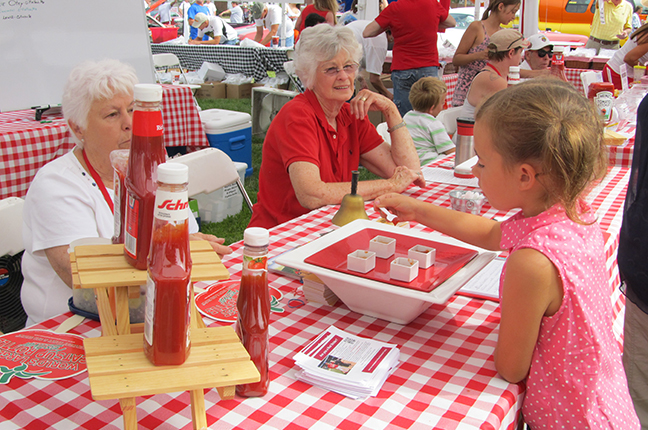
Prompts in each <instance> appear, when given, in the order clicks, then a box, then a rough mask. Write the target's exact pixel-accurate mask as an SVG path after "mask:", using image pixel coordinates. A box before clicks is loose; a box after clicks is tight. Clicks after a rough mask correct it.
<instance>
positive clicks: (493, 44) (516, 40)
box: [488, 28, 529, 52]
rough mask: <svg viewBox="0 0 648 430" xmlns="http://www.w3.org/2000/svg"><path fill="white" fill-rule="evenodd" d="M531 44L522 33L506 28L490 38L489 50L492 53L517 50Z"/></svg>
mask: <svg viewBox="0 0 648 430" xmlns="http://www.w3.org/2000/svg"><path fill="white" fill-rule="evenodd" d="M527 46H529V42H528V41H527V40H526V39H525V38H524V36H523V35H522V33H520V32H519V31H517V30H513V29H512V28H504V29H502V30H499V31H497V32H495V34H493V35H492V36H491V37H490V42H489V43H488V50H489V51H491V52H501V51H508V50H510V49H515V48H526V47H527Z"/></svg>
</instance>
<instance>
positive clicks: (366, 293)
mask: <svg viewBox="0 0 648 430" xmlns="http://www.w3.org/2000/svg"><path fill="white" fill-rule="evenodd" d="M364 229H374V230H382V231H389V232H393V233H396V234H400V235H403V236H411V237H418V238H421V239H423V240H431V241H435V242H441V243H447V244H450V245H455V246H461V247H464V248H468V249H474V250H476V251H478V252H479V254H478V255H477V257H475V258H474V259H473V260H471V261H470V262H469V263H468V264H466V265H465V266H464V267H463V268H461V269H460V270H459V271H458V272H457V273H455V274H454V275H452V276H451V277H450V278H449V279H448V280H447V281H445V282H444V283H442V284H441V285H439V286H438V287H437V288H435V289H434V290H432V291H430V292H427V293H426V292H423V291H417V290H413V289H409V288H402V287H399V286H396V285H392V284H388V283H385V282H378V281H374V280H372V279H366V278H363V277H360V276H354V275H350V274H346V273H342V272H338V271H335V270H330V269H326V268H323V267H320V266H315V265H313V264H309V263H306V262H305V261H304V260H306V259H307V258H308V257H310V256H311V255H313V254H315V253H316V252H319V251H321V250H323V249H325V248H326V247H328V246H330V245H332V244H334V243H336V242H338V241H340V240H343V239H346V238H347V237H349V236H350V235H352V234H354V233H357V232H359V231H361V230H364ZM496 256H497V253H496V252H490V251H486V250H484V249H481V248H477V247H475V246H472V245H468V244H466V243H464V242H461V241H459V240H456V239H453V238H451V237H448V236H443V235H441V234H439V233H423V232H420V231H413V230H410V229H405V228H401V227H395V226H392V225H388V224H383V223H377V222H375V221H368V220H356V221H353V222H351V223H349V224H347V225H345V226H343V227H340V228H339V229H337V230H335V231H333V232H331V233H328V234H326V235H325V236H322V237H321V238H319V239H317V240H314V241H312V242H310V243H307V244H306V245H303V246H300V247H299V248H296V249H295V250H294V251H291V252H287V253H285V254H282V255H281V256H279V257H277V262H278V263H279V264H281V265H284V266H287V267H292V268H295V269H300V270H305V271H307V272H311V273H314V274H315V275H317V276H318V277H319V278H320V279H321V280H322V281H323V282H324V283H325V284H326V286H327V287H329V288H330V289H331V290H332V291H333V292H334V293H335V294H336V295H337V296H338V298H340V300H342V301H343V302H344V304H345V305H347V306H348V307H349V309H351V310H352V311H355V312H358V313H362V314H365V315H369V316H372V317H376V318H381V319H384V320H387V321H391V322H395V323H398V324H408V323H410V322H411V321H413V320H414V319H416V318H417V317H418V316H419V315H420V314H422V313H423V312H424V311H425V310H426V309H427V308H429V307H430V306H431V305H432V303H445V302H446V301H447V300H448V299H449V298H450V297H452V296H453V295H454V294H455V293H456V292H457V290H459V289H460V288H461V287H462V286H463V285H464V284H465V283H466V282H468V280H469V279H470V278H472V277H473V276H474V275H475V274H476V273H477V272H479V271H480V270H481V269H483V268H484V267H485V266H486V265H487V264H488V263H489V262H490V261H491V260H492V259H493V258H495V257H496Z"/></svg>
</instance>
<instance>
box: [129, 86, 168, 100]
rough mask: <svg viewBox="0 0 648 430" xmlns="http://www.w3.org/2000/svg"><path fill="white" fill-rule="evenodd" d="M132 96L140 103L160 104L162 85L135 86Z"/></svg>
mask: <svg viewBox="0 0 648 430" xmlns="http://www.w3.org/2000/svg"><path fill="white" fill-rule="evenodd" d="M133 95H134V96H135V100H139V101H141V102H160V101H162V85H157V84H135V90H134V92H133Z"/></svg>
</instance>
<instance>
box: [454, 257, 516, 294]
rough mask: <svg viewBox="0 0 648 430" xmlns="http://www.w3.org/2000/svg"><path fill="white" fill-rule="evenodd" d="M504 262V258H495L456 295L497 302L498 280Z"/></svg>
mask: <svg viewBox="0 0 648 430" xmlns="http://www.w3.org/2000/svg"><path fill="white" fill-rule="evenodd" d="M505 261H506V260H505V259H504V258H500V257H497V258H495V259H494V260H493V261H491V262H490V263H488V264H487V265H486V267H484V268H483V269H482V270H480V271H479V272H478V273H477V274H476V275H475V276H473V277H472V279H470V281H468V282H467V283H466V285H464V286H463V287H461V289H459V291H457V294H463V295H466V296H471V297H480V298H484V299H487V300H493V301H495V302H499V280H500V274H501V273H502V268H503V267H504V262H505Z"/></svg>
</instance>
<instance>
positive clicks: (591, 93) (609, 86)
mask: <svg viewBox="0 0 648 430" xmlns="http://www.w3.org/2000/svg"><path fill="white" fill-rule="evenodd" d="M603 91H607V92H609V93H610V94H612V95H613V96H614V84H613V83H612V82H592V83H591V84H590V85H589V87H588V88H587V98H588V99H590V100H591V101H594V97H596V95H597V94H598V93H600V92H603Z"/></svg>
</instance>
